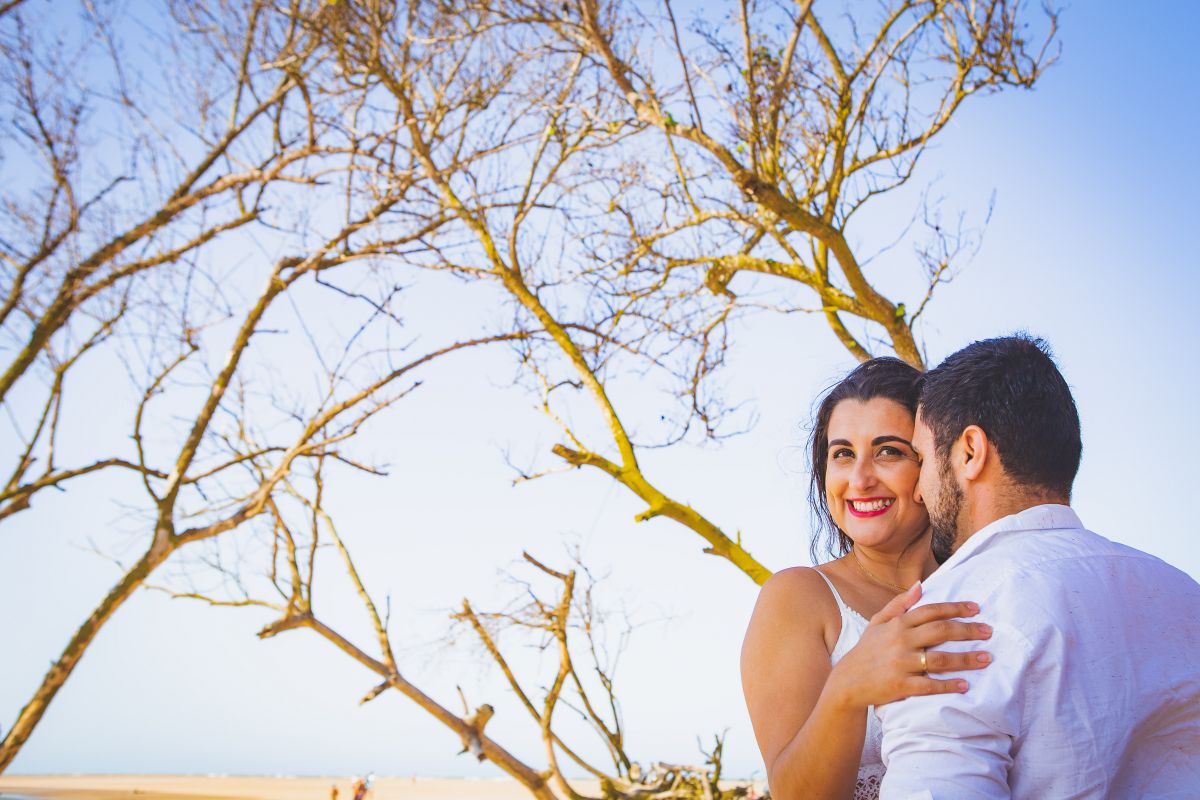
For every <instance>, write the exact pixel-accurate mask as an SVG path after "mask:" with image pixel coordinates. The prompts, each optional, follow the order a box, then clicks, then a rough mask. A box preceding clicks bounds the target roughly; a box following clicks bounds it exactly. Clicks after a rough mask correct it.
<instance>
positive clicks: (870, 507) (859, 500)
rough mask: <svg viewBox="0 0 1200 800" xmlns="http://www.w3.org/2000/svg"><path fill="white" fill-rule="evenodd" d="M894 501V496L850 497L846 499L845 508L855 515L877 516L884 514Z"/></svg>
mask: <svg viewBox="0 0 1200 800" xmlns="http://www.w3.org/2000/svg"><path fill="white" fill-rule="evenodd" d="M895 502H896V498H894V497H852V498H849V499H847V500H846V510H847V511H849V512H850V513H851V514H853V515H854V516H856V517H878V516H881V515H883V514H886V513H887V512H888V511H889V510H890V509H891V507H892V505H893V504H894V503H895Z"/></svg>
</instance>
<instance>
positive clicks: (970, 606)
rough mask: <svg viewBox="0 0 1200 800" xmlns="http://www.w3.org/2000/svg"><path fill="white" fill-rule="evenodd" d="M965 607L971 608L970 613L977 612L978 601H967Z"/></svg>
mask: <svg viewBox="0 0 1200 800" xmlns="http://www.w3.org/2000/svg"><path fill="white" fill-rule="evenodd" d="M967 608H969V609H970V610H971V613H972V614H978V613H979V603H967Z"/></svg>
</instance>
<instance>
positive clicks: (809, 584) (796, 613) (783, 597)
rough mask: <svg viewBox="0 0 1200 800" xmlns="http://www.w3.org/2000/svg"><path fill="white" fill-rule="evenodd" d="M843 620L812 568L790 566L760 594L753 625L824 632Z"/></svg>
mask: <svg viewBox="0 0 1200 800" xmlns="http://www.w3.org/2000/svg"><path fill="white" fill-rule="evenodd" d="M839 617H840V612H839V611H838V607H837V601H835V600H834V599H833V593H832V592H830V590H829V585H828V584H827V583H825V579H824V578H823V577H821V575H819V574H818V573H817V570H815V569H813V568H812V567H789V568H787V569H782V570H780V571H779V572H776V573H775V574H774V575H772V576H771V577H770V578H769V579H767V582H766V583H764V584H763V586H762V589H760V590H759V593H758V602H757V604H756V605H755V607H754V623H755V624H760V625H763V626H766V627H770V628H786V629H790V630H800V629H806V630H810V631H811V630H814V629H820V630H824V629H825V628H827V627H828V626H829V624H830V623H832V622H833V621H836V620H837V619H839Z"/></svg>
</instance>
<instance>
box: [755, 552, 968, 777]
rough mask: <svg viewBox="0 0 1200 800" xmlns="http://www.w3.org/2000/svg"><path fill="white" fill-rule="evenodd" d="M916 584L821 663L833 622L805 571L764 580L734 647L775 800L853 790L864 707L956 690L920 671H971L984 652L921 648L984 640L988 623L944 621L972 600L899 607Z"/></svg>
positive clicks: (823, 593)
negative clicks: (833, 663) (834, 660)
mask: <svg viewBox="0 0 1200 800" xmlns="http://www.w3.org/2000/svg"><path fill="white" fill-rule="evenodd" d="M920 596H921V593H920V586H919V585H917V586H914V587H913V588H911V589H910V590H909V591H907V592H905V593H903V594H901V595H898V596H897V597H896V598H894V599H893V600H892V601H891V602H889V603H888V604H887V605H886V606H884V608H883V610H881V611H880V612H879V613H878V614H876V615H875V616H874V617H872V618H871V624H870V625H869V626H868V628H867V630H866V631H865V632H864V633H863V636H862V639H861V640H860V641H859V642H858V644H857V645H855V647H854V648H853V649H851V650H850V651H849V652H848V653H847V654H846V655H845V657H843V658H842V659H841V660H840V661H839V662H838V665H837V667H835V668H832V669H831V668H830V664H829V653H830V645H829V643H827V641H826V636H825V630H826V627H827V626H829V625H832V624H836V625H837V627H838V628H839V629H840V626H841V620H840V614H839V612H838V609H837V604H836V603H835V602H834V600H833V597H832V595H830V593H829V589H828V587H827V586H826V585H825V582H824V581H823V580H822V578H821V577H820V576H819V575H816V574H815V573H814V571H813V570H810V569H807V568H803V567H797V568H793V569H790V570H784V571H783V572H780V573H778V574H776V575H775V576H773V577H772V578H771V579H770V580H769V581H767V583H766V584H765V585H764V586H763V588H762V590H761V592H760V594H759V600H758V604H757V605H756V606H755V609H754V614H753V616H752V617H751V620H750V627H749V630H747V632H746V640H745V643H744V644H743V646H742V688H743V690H744V692H745V694H746V705H747V708H748V709H749V711H750V720H751V723H752V724H753V726H754V735H755V738H756V739H757V740H758V746H759V749H760V751H761V752H762V755H763V760H764V761H765V763H766V766H767V780H768V783H769V784H770V786H771V791H772V794H773V795H774V796H775V797H776V798H777V799H778V800H789V798H843V797H850V796H852V795H853V793H854V788H855V782H856V778H857V774H858V765H859V760H860V758H861V756H862V749H863V739H864V737H865V735H866V715H867V707H868V706H869V705H881V704H883V703H888V702H892V701H894V700H898V699H901V698H903V697H911V696H913V695H918V694H922V695H923V694H944V693H948V692H962V691H965V690H966V685H965V683H964V682H963V681H961V680H950V681H943V680H936V679H933V678H930V677H928V675H927V674H926V673H925V672H924V671H923V669H927V671H928V672H934V673H936V672H946V671H950V670H965V669H980V668H982V667H985V666H987V663H988V660H987V656H986V654H983V655H984V658H982V659H981V658H980V655H981V654H980V653H979V652H976V651H972V652H968V653H943V652H933V651H930V652H928V653H927V654H926V655H925V658H924V661H923V659H922V653H923V651H924V649H925V648H927V647H931V646H933V645H935V644H941V643H943V642H946V641H950V640H952V639H959V640H965V639H986V638H988V636H990V633H991V632H990V629H988V628H987V626H983V625H980V624H977V623H965V622H956V621H952V620H953V618H955V617H966V616H973V615H974V614H976V613H978V611H979V608H978V606H976V605H975V604H974V603H938V604H932V605H928V606H924V607H922V608H919V609H915V610H913V611H912V612H911V613H906V612H907V611H908V609H909V608H911V607H912V605H913V604H915V603H916V602H917V601H918V600H919V599H920Z"/></svg>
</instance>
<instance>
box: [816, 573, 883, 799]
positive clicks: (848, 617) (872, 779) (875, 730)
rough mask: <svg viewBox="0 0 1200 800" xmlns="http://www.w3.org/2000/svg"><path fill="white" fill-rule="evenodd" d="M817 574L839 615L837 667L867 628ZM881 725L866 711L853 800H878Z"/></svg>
mask: <svg viewBox="0 0 1200 800" xmlns="http://www.w3.org/2000/svg"><path fill="white" fill-rule="evenodd" d="M817 574H818V575H820V576H821V577H822V578H824V579H825V583H827V584H829V591H831V592H833V599H834V600H836V601H837V605H838V611H840V612H841V615H842V631H841V633H839V634H838V640H837V644H835V645H834V647H833V653H832V654H831V655H830V657H829V660H830V662H831V663H833V664H836V663H838V661H840V660H841V658H842V656H844V655H845V654H846V653H847V652H848V651H849V650H850V648H852V647H854V645H856V644H858V640H859V638H861V637H862V635H863V631H865V630H866V629H867V619H866V617H864V616H863V615H862V614H859V613H858V612H857V611H855V610H854V609H853V608H851V607H850V606H848V605H846V603H845V602H844V601H843V600H842V596H841V595H840V594H838V590H837V589H835V588H834V587H833V581H831V580H829V578H828V577H826V576H825V575H824V574H822V573H821V571H820V570H817ZM882 747H883V726H881V725H880V724H879V719H878V718H877V717H876V716H875V708H874V706H872V707H870V708H868V709H867V738H866V740H865V741H864V742H863V752H862V758H861V759H860V760H859V762H858V784H857V785H856V786H855V788H854V800H878V798H879V784H880V783H882V782H883V753H882Z"/></svg>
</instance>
